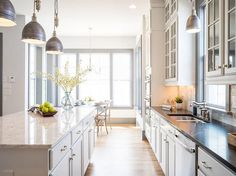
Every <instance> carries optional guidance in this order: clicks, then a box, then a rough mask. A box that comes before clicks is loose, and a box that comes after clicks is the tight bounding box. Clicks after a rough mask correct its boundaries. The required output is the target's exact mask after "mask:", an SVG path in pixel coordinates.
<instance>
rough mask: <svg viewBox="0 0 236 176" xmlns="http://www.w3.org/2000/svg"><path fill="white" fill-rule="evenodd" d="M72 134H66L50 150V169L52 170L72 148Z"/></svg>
mask: <svg viewBox="0 0 236 176" xmlns="http://www.w3.org/2000/svg"><path fill="white" fill-rule="evenodd" d="M70 144H71V137H70V134H68V135H67V136H65V137H64V138H63V139H62V140H61V141H60V142H59V143H58V144H57V145H56V146H55V147H53V148H52V149H51V150H50V157H49V158H50V170H52V169H53V168H54V167H55V166H56V165H57V164H58V163H59V162H60V161H61V160H62V158H63V157H64V156H65V154H66V153H67V152H68V151H69V150H70V146H71V145H70Z"/></svg>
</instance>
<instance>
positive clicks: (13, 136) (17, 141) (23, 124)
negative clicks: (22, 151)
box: [0, 106, 96, 148]
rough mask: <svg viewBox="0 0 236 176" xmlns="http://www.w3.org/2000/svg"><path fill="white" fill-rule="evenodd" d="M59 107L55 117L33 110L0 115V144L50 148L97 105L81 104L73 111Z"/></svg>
mask: <svg viewBox="0 0 236 176" xmlns="http://www.w3.org/2000/svg"><path fill="white" fill-rule="evenodd" d="M57 110H58V113H57V114H56V115H55V116H54V117H47V118H44V117H41V116H40V115H39V114H35V113H31V112H19V113H15V114H10V115H6V116H2V117H0V148H11V147H18V148H19V147H22V148H24V147H32V148H50V147H51V146H52V145H54V144H56V143H57V141H59V140H60V139H61V138H62V137H63V136H65V135H66V134H67V133H68V132H69V131H71V130H72V129H73V128H74V127H75V126H76V125H77V124H79V123H80V122H81V121H82V120H83V119H84V118H85V117H87V116H89V115H90V114H91V113H93V112H94V111H95V110H96V108H95V107H94V106H80V107H75V108H74V109H72V110H71V111H70V112H68V111H63V109H61V108H59V109H57Z"/></svg>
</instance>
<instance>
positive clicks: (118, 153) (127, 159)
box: [86, 125, 164, 176]
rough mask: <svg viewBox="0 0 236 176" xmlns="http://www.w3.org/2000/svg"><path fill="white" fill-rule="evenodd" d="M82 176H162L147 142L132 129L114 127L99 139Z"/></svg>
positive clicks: (139, 133)
mask: <svg viewBox="0 0 236 176" xmlns="http://www.w3.org/2000/svg"><path fill="white" fill-rule="evenodd" d="M86 176H164V174H163V172H162V170H161V168H160V165H159V163H158V162H157V160H156V158H155V155H154V153H153V152H152V149H151V147H150V145H149V143H148V142H147V141H142V140H141V131H140V129H139V128H137V127H135V126H134V125H122V126H121V125H120V126H119V125H117V126H113V129H112V130H109V134H108V135H106V134H105V132H103V135H100V136H99V137H98V140H97V144H96V148H95V151H94V154H93V158H92V161H91V163H90V165H89V167H88V169H87V172H86Z"/></svg>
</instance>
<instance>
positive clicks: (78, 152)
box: [70, 137, 82, 176]
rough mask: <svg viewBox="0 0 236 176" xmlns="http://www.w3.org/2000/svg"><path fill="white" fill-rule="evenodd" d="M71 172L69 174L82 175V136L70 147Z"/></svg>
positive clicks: (73, 175)
mask: <svg viewBox="0 0 236 176" xmlns="http://www.w3.org/2000/svg"><path fill="white" fill-rule="evenodd" d="M71 173H72V174H71V175H70V176H82V137H80V138H79V139H78V140H77V141H76V143H75V144H74V145H73V147H72V149H71Z"/></svg>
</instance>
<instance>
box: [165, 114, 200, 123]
mask: <svg viewBox="0 0 236 176" xmlns="http://www.w3.org/2000/svg"><path fill="white" fill-rule="evenodd" d="M167 115H168V116H170V117H171V118H172V119H174V120H176V121H178V122H192V123H204V121H202V120H199V119H197V118H196V117H194V116H193V115H191V114H188V115H183V114H167Z"/></svg>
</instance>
